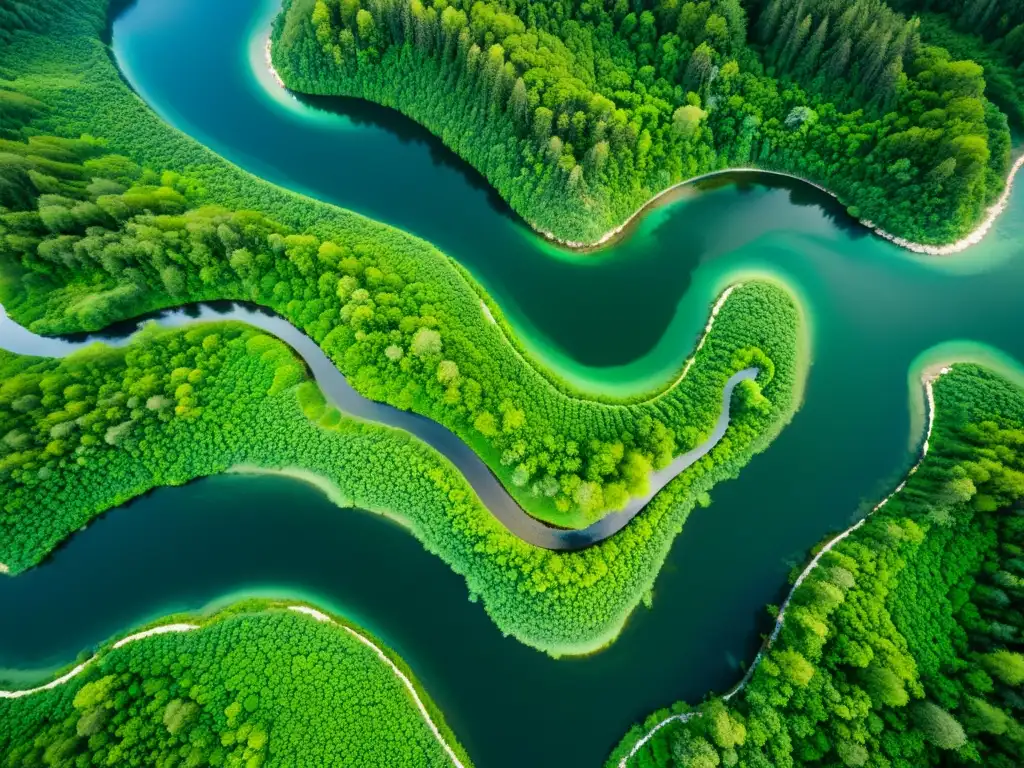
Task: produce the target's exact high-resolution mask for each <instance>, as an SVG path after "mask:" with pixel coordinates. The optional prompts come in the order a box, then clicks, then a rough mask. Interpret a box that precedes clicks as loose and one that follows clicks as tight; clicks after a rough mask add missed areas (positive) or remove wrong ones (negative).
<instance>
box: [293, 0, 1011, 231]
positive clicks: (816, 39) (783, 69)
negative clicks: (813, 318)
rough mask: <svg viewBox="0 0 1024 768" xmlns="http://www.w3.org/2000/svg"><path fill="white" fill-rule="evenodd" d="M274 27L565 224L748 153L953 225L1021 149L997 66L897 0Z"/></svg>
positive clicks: (437, 4)
mask: <svg viewBox="0 0 1024 768" xmlns="http://www.w3.org/2000/svg"><path fill="white" fill-rule="evenodd" d="M361 6H364V7H361ZM748 10H750V11H751V13H752V15H753V17H754V20H753V23H752V24H751V25H750V29H749V30H748V23H747V22H748V20H747V11H748ZM748 38H749V39H748ZM273 39H274V62H275V66H276V68H277V69H278V71H279V72H280V74H281V76H282V78H283V79H284V81H285V82H286V83H287V84H288V85H289V87H291V88H293V89H295V90H298V91H301V92H305V93H313V94H342V95H352V96H359V97H362V98H367V99H370V100H372V101H375V102H378V103H381V104H384V105H386V106H390V107H395V108H397V109H399V110H401V111H402V112H404V113H405V114H407V115H409V116H411V117H412V118H414V119H416V120H417V121H419V122H420V123H422V124H423V125H425V126H426V127H427V128H429V129H430V130H431V131H432V132H434V133H435V134H437V135H438V136H440V137H441V138H442V139H443V140H444V142H445V143H446V144H447V145H448V146H449V147H451V148H452V149H453V150H454V151H456V152H458V153H459V154H461V155H462V156H463V157H465V158H466V159H467V160H469V161H470V162H471V163H473V165H475V166H476V167H477V168H478V169H479V170H480V171H481V172H482V173H483V174H484V175H485V176H486V177H487V178H488V180H489V181H490V183H491V184H492V185H494V187H495V188H496V189H497V190H498V191H499V192H500V193H501V194H502V196H504V197H505V198H506V199H507V200H508V201H509V203H510V204H511V205H512V207H513V208H514V209H515V210H517V211H518V212H519V213H521V214H522V215H523V216H524V217H525V218H526V219H527V220H528V221H530V222H531V223H532V224H534V225H535V226H536V227H538V228H539V229H542V230H545V231H550V232H552V233H554V234H555V235H556V236H557V237H559V238H561V239H564V240H568V241H576V242H584V243H586V242H592V241H595V240H597V239H598V238H599V237H600V236H601V235H603V234H604V233H605V232H606V231H607V230H609V229H611V228H613V227H614V226H616V225H618V224H620V223H621V222H622V221H623V220H624V219H625V218H627V217H628V216H629V215H630V214H632V213H633V212H634V211H635V210H636V209H637V208H638V207H640V206H641V205H642V204H644V203H645V202H646V201H647V200H648V199H649V198H651V197H652V196H653V195H655V194H657V193H658V192H660V191H662V190H664V189H665V188H667V187H669V186H671V185H672V184H675V183H677V182H679V181H682V180H685V179H688V178H692V177H694V176H697V175H699V174H702V173H707V172H710V171H714V170H718V169H722V168H728V167H735V166H750V165H755V166H759V167H764V168H768V169H775V170H783V171H788V172H792V173H795V174H798V175H801V176H804V177H806V178H808V179H811V180H813V181H815V182H818V183H820V184H824V185H827V186H828V187H829V188H830V189H832V190H833V191H835V192H836V193H837V194H838V195H839V196H840V197H841V198H842V199H843V200H844V201H845V202H846V203H847V204H848V205H849V206H850V208H851V211H852V212H854V213H855V214H856V215H857V216H860V217H863V218H867V219H871V220H872V221H874V222H876V223H877V224H879V225H881V226H883V227H885V228H886V229H888V230H890V231H892V232H894V233H896V234H899V235H902V236H905V237H908V238H910V239H912V240H918V241H922V242H943V241H949V240H955V239H956V238H957V237H958V236H959V235H962V234H963V233H965V232H966V231H967V230H969V229H970V228H971V227H972V225H973V224H974V223H976V222H977V221H978V219H979V218H980V217H981V215H982V212H983V210H984V209H985V207H986V205H987V204H988V203H989V202H991V201H992V200H993V199H995V198H996V197H997V196H998V194H999V193H1000V192H1001V190H1002V188H1003V183H1004V176H1005V171H1006V169H1007V166H1008V160H1009V157H1008V151H1007V149H1008V146H1009V133H1008V130H1007V128H1006V125H1005V120H1003V119H1002V116H1001V115H1000V114H999V113H998V110H995V109H994V108H992V107H991V105H989V104H988V102H987V101H986V99H985V97H984V90H985V85H986V81H985V79H984V77H983V73H982V69H981V68H980V67H978V66H977V65H976V64H974V63H973V62H971V61H953V60H951V57H950V55H949V53H948V52H947V51H945V50H943V49H941V48H937V47H932V46H929V45H925V44H923V43H922V41H921V36H920V33H919V22H918V21H916V20H913V21H907V20H906V19H905V18H904V17H902V16H900V15H899V14H897V13H895V12H893V11H892V10H891V9H890V8H889V6H887V5H886V3H885V2H883V0H856V1H855V2H846V0H804V2H801V3H799V4H796V3H787V2H785V1H784V0H749V1H748V2H746V3H741V2H740V0H706V1H705V2H684V1H683V0H656V2H653V3H647V4H632V5H631V4H629V3H625V2H606V3H599V2H587V3H575V2H572V3H570V2H566V1H565V0H545V1H544V2H537V1H536V0H534V1H533V2H520V1H519V0H487V1H486V2H479V1H476V0H454V1H449V0H362V1H361V2H360V0H353V1H352V2H345V3H338V2H334V1H333V0H286V2H285V8H284V11H283V12H282V14H281V16H280V17H279V18H278V19H277V21H276V23H275V25H274V38H273ZM969 52H970V51H969ZM997 90H999V92H1000V93H1002V91H1004V90H1005V88H1004V87H1003V86H1000V88H999V89H997ZM1007 103H1008V102H1007Z"/></svg>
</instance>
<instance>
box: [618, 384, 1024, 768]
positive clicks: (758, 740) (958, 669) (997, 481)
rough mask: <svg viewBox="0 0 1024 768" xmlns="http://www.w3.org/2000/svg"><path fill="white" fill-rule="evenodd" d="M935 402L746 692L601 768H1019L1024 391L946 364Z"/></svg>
mask: <svg viewBox="0 0 1024 768" xmlns="http://www.w3.org/2000/svg"><path fill="white" fill-rule="evenodd" d="M935 398H936V417H935V425H934V430H933V432H932V436H931V440H930V443H929V447H930V451H929V453H928V456H927V458H926V459H925V460H924V462H923V463H922V464H921V467H920V471H918V472H916V473H914V474H913V475H912V476H911V477H910V478H909V481H908V482H907V484H906V486H905V487H904V488H902V489H901V490H900V491H899V492H898V493H897V494H896V495H895V496H894V497H893V498H892V499H891V500H890V501H889V502H888V503H887V504H885V505H884V506H883V507H881V508H880V509H879V510H878V511H877V512H875V513H874V514H873V515H872V516H871V517H869V518H868V520H867V522H866V523H865V524H864V525H863V526H861V527H860V528H858V529H857V530H856V531H854V532H853V533H851V534H850V535H849V536H848V537H847V538H846V539H845V540H844V541H842V542H840V543H839V544H838V545H837V546H836V547H835V548H834V549H832V550H831V551H829V552H828V553H827V554H826V555H825V556H824V557H823V558H822V559H821V560H820V562H819V563H818V565H817V566H816V567H815V568H814V570H813V571H811V572H810V574H809V577H808V578H807V579H806V580H804V581H803V583H802V584H801V585H800V586H799V587H798V588H797V589H796V591H795V592H794V594H793V596H792V601H791V603H790V606H789V610H788V611H787V614H786V621H785V622H784V623H783V625H782V630H781V632H780V633H779V635H778V637H777V639H776V641H775V642H774V643H773V645H772V647H771V649H770V650H769V651H767V652H766V653H765V655H764V657H763V660H761V663H760V666H758V667H757V670H756V671H755V672H754V674H753V676H752V678H751V679H750V681H749V683H748V684H747V685H746V687H745V688H742V689H741V690H739V691H738V692H737V693H736V694H735V695H734V697H733V698H732V699H730V700H728V701H725V700H723V699H721V698H715V699H712V700H710V701H709V702H708V703H706V704H704V705H703V706H701V707H700V708H699V709H698V710H697V711H698V713H699V714H698V715H697V716H695V717H689V718H687V719H676V720H674V721H672V722H671V723H670V724H668V725H666V726H665V727H663V728H661V729H660V730H658V731H657V732H656V733H655V734H654V736H653V738H651V739H650V740H649V741H647V742H646V744H645V745H644V746H643V747H642V748H641V749H640V750H639V751H638V752H636V754H635V755H633V756H632V757H629V758H627V757H626V756H627V755H628V754H629V753H630V752H631V750H632V748H633V745H634V743H635V742H636V741H637V739H638V738H640V737H642V736H643V735H644V734H645V733H646V732H647V729H646V728H636V729H634V732H633V733H631V734H630V735H629V736H628V737H627V738H626V739H625V740H624V741H623V743H622V744H621V745H620V746H619V748H618V749H617V750H616V751H615V753H614V754H613V755H612V757H611V758H610V760H609V763H608V765H609V766H618V765H622V764H626V765H630V766H687V768H694V767H696V766H700V767H701V768H704V767H707V768H713V767H714V766H718V765H723V766H733V765H740V766H750V767H751V768H753V767H755V766H780V767H781V766H804V765H807V766H811V765H815V766H825V765H829V766H837V765H845V766H851V767H854V766H894V767H895V766H908V767H909V766H915V767H917V766H926V765H935V766H938V765H970V764H979V765H985V766H993V768H1010V767H1011V766H1016V765H1020V763H1021V760H1022V757H1024V729H1022V728H1021V711H1022V708H1024V702H1022V699H1021V695H1020V686H1021V684H1022V683H1024V655H1022V651H1024V644H1022V635H1021V632H1022V629H1024V617H1022V614H1021V611H1020V607H1021V597H1022V594H1021V587H1022V584H1024V581H1022V577H1024V570H1022V561H1021V554H1022V552H1024V525H1022V523H1024V516H1022V514H1021V510H1020V499H1021V498H1022V497H1024V474H1022V471H1021V470H1022V467H1024V463H1022V461H1024V456H1022V455H1021V453H1020V446H1021V445H1022V443H1024V392H1022V391H1021V390H1020V389H1018V388H1016V387H1014V386H1013V385H1011V384H1010V383H1009V382H1007V381H1006V380H1004V379H1002V378H1000V377H998V376H996V375H995V374H993V373H991V372H989V371H986V370H984V369H982V368H978V367H976V366H971V365H957V366H954V368H953V369H952V372H951V373H948V374H946V375H944V376H942V377H941V378H940V379H939V380H938V381H937V382H936V384H935ZM776 610H777V609H776ZM674 711H675V712H686V711H687V709H686V707H685V705H677V707H675V708H674ZM668 714H669V713H668V712H661V713H658V714H656V715H654V716H652V718H651V719H650V724H651V725H653V724H655V723H657V722H659V721H661V720H663V719H664V718H665V717H666V716H667V715H668ZM623 760H625V763H623V762H622V761H623Z"/></svg>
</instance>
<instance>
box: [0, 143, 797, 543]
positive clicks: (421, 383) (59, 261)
mask: <svg viewBox="0 0 1024 768" xmlns="http://www.w3.org/2000/svg"><path fill="white" fill-rule="evenodd" d="M0 150H5V151H4V153H3V154H0V204H3V205H6V206H8V208H9V209H10V210H8V212H6V213H4V212H2V211H0V265H2V266H4V267H5V270H6V272H7V274H8V275H9V277H10V279H9V281H8V283H7V285H6V286H5V287H0V298H3V300H4V304H5V305H6V306H7V307H8V310H9V311H10V312H11V314H12V316H14V317H16V318H19V319H21V320H22V322H32V327H33V328H35V329H37V330H43V331H55V330H78V329H81V328H99V327H102V326H104V325H106V324H108V323H109V322H110V321H111V320H115V319H120V318H123V317H130V316H132V315H135V314H138V313H139V312H140V311H143V310H145V309H148V308H151V307H152V306H166V305H173V304H180V303H185V302H189V301H194V300H199V299H204V298H239V299H247V300H251V301H257V302H259V303H261V304H264V305H267V306H270V307H273V308H274V309H276V310H277V311H278V312H280V313H281V314H282V315H284V316H285V317H287V318H288V319H289V320H291V321H292V322H293V323H294V324H295V325H296V326H298V327H300V328H302V329H304V330H305V331H306V333H307V334H309V335H310V336H311V337H312V338H313V339H314V340H316V341H317V342H318V343H319V344H320V345H321V346H322V347H323V348H324V350H325V351H326V352H327V353H328V354H329V355H330V356H331V358H332V359H333V360H334V361H336V362H337V364H338V366H339V367H340V368H341V369H342V370H343V371H344V372H345V373H346V374H348V375H349V376H350V378H351V381H352V383H353V385H354V386H355V387H356V388H357V389H359V390H360V391H361V392H363V393H364V394H366V395H368V396H370V397H373V398H375V399H378V400H383V401H386V402H389V403H391V404H393V405H396V406H398V407H400V408H403V409H415V410H417V411H419V412H421V413H424V414H426V415H428V416H431V417H432V418H435V419H437V420H439V421H441V422H442V423H444V424H446V425H448V426H450V427H451V428H453V429H454V430H455V431H457V432H458V433H459V434H460V435H461V436H462V437H463V438H464V439H465V440H466V441H467V442H468V443H470V444H471V445H473V446H475V447H476V448H477V450H479V451H480V453H481V454H482V455H483V456H484V457H485V458H487V459H489V460H491V461H492V462H493V465H495V468H496V470H497V471H498V472H499V474H500V476H501V477H502V479H503V480H504V481H505V483H506V485H507V486H508V487H509V488H510V490H512V491H513V492H514V493H515V494H516V495H517V497H518V498H519V499H520V500H521V501H522V503H523V504H524V505H525V506H527V507H528V508H529V509H531V510H533V511H535V512H537V513H538V514H540V515H542V516H546V517H548V518H549V519H553V520H555V521H557V522H558V523H560V524H565V525H582V524H587V523H589V522H592V521H593V520H594V519H596V518H597V517H599V516H600V515H601V514H602V513H603V512H605V511H606V510H609V509H619V508H622V507H623V506H624V505H625V504H626V502H627V501H628V500H629V498H630V497H632V496H642V495H644V494H646V493H647V490H648V475H649V474H650V472H651V471H652V470H653V469H655V468H661V467H664V466H666V465H667V464H668V463H669V462H670V461H671V459H672V458H673V457H674V456H675V455H678V454H679V453H681V452H683V451H684V450H688V449H689V448H690V447H692V446H693V445H696V444H697V443H698V442H700V441H702V440H703V439H704V436H705V435H706V434H707V433H708V432H709V431H710V429H711V426H712V425H713V424H714V422H715V420H716V419H717V417H718V412H719V410H720V408H721V392H722V388H723V387H724V385H725V381H726V380H727V379H728V377H729V376H730V375H732V374H733V373H735V372H736V371H737V370H740V369H742V368H743V367H745V366H747V365H749V364H752V361H753V363H754V364H759V365H760V366H761V368H762V369H763V373H762V375H761V377H760V378H759V381H758V383H757V384H756V385H755V386H757V387H759V388H760V389H765V390H766V391H767V392H768V393H769V397H772V398H774V396H773V395H771V393H772V392H778V396H779V397H781V398H782V399H780V400H777V401H775V400H774V399H773V400H771V401H768V400H766V401H765V406H766V408H768V411H766V415H768V416H769V417H773V418H775V419H779V418H782V417H783V416H784V414H785V412H786V410H787V405H788V404H789V403H790V402H791V396H790V395H791V393H790V390H791V389H792V385H793V381H794V377H795V376H796V375H797V374H796V360H795V356H796V349H795V343H794V336H795V333H796V331H795V328H794V326H795V325H796V324H797V323H798V322H799V321H798V319H797V315H796V311H795V308H794V307H793V306H792V303H791V302H790V301H789V300H788V299H787V298H786V297H784V296H783V295H781V293H780V292H779V291H778V290H777V289H769V288H753V287H751V288H750V289H747V293H746V296H747V297H748V298H749V299H750V300H753V301H754V302H755V303H756V302H761V303H762V307H761V308H760V309H753V310H751V311H753V312H754V314H753V315H750V316H747V317H744V316H743V315H742V314H740V313H738V312H735V311H734V312H731V313H729V315H728V317H727V318H722V320H720V321H718V322H717V323H716V328H715V331H714V333H713V336H712V338H711V341H710V343H709V344H707V345H706V347H705V349H704V350H702V353H701V356H700V357H699V358H698V364H697V365H695V366H694V367H693V369H692V371H691V372H690V374H689V375H688V376H687V378H686V379H685V380H684V381H683V382H682V383H681V384H680V385H679V386H676V387H675V388H673V389H672V390H670V391H668V392H667V393H665V395H664V396H662V397H660V398H658V399H657V400H654V401H647V402H638V403H635V404H632V405H628V406H623V405H614V406H613V405H604V404H600V403H596V402H592V401H587V400H583V399H580V398H577V397H572V396H570V395H568V394H566V393H564V392H560V391H559V390H558V388H557V387H556V386H553V385H552V383H551V382H550V381H548V380H546V379H545V378H543V376H541V375H538V374H537V373H536V372H535V371H534V370H533V369H532V368H531V367H530V366H529V364H528V363H527V362H526V361H525V360H524V359H523V358H522V357H521V356H519V355H518V354H516V352H515V350H514V349H513V348H512V347H511V346H510V345H508V344H507V343H506V342H505V341H504V339H503V337H502V336H501V334H497V333H495V332H494V330H495V329H494V328H493V327H485V328H484V329H482V331H483V332H482V333H481V332H480V331H478V332H476V333H473V334H472V335H471V336H466V335H464V334H465V332H464V331H463V330H462V329H460V328H459V324H458V322H457V320H458V319H457V318H454V317H452V313H451V312H450V310H448V309H447V308H446V305H445V301H444V294H443V292H442V291H440V290H438V288H436V287H435V286H433V285H428V284H424V283H421V282H418V281H417V280H416V279H415V276H413V275H409V274H408V273H405V274H403V273H402V272H399V271H397V270H395V269H394V268H393V267H392V266H391V265H390V264H389V259H388V253H387V250H386V249H385V248H382V247H380V246H378V247H369V246H365V245H354V246H353V245H350V244H349V243H348V242H347V241H346V240H345V239H340V238H339V239H337V240H324V239H321V238H318V237H316V236H315V235H311V234H299V233H294V232H291V231H289V230H288V229H287V228H285V227H284V226H282V225H281V224H279V223H277V222H275V221H273V220H271V219H269V218H267V217H266V216H263V215H261V214H258V213H254V212H248V211H238V212H233V211H229V210H226V209H223V208H217V207H212V206H203V205H202V204H201V201H202V200H203V199H204V194H203V191H202V189H201V185H200V184H199V183H198V182H196V181H194V180H191V179H188V178H186V177H182V176H179V175H177V174H175V173H160V174H158V173H155V172H153V171H148V170H143V169H141V168H139V167H138V166H136V165H135V164H134V163H132V162H131V161H129V160H128V159H127V158H125V157H123V156H118V155H109V154H106V153H105V152H104V149H103V145H102V143H101V142H98V141H96V140H93V139H81V140H64V139H57V138H54V137H45V136H43V137H40V136H33V137H31V138H30V139H29V140H28V141H27V142H24V143H21V142H16V141H13V140H0ZM730 301H733V302H737V301H740V302H742V301H744V299H743V298H740V297H739V296H737V297H736V298H733V299H730ZM472 311H473V314H474V317H475V318H479V316H480V315H481V314H482V313H481V312H480V310H479V307H474V308H473V310H472ZM759 317H760V318H763V319H764V320H765V321H766V322H763V323H759V322H758V318H759ZM488 347H490V348H491V349H494V348H496V347H497V348H498V350H500V351H498V352H497V353H496V354H495V355H486V354H484V351H485V350H486V349H487V348H488ZM757 361H762V362H760V363H757ZM510 366H514V368H515V369H518V370H519V371H521V372H522V373H520V374H519V375H508V374H507V373H506V371H508V370H509V367H510ZM527 374H532V375H527ZM776 375H779V376H780V381H779V382H775V383H773V382H774V378H775V376H776ZM773 402H777V403H778V404H779V405H781V406H782V407H776V406H774V405H773Z"/></svg>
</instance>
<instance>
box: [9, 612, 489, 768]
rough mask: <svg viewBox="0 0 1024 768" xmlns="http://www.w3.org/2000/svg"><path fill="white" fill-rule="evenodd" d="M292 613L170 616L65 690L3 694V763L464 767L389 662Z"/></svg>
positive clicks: (457, 750)
mask: <svg viewBox="0 0 1024 768" xmlns="http://www.w3.org/2000/svg"><path fill="white" fill-rule="evenodd" d="M298 608H299V609H300V610H295V607H293V606H285V605H281V604H276V603H272V602H266V601H259V600H247V601H243V602H240V603H236V604H233V605H231V606H230V607H228V608H225V609H223V610H220V611H218V612H216V613H214V614H212V615H199V616H194V615H188V614H186V615H181V616H172V617H168V618H167V619H165V620H162V621H161V622H160V623H159V624H157V625H156V633H155V634H153V635H151V636H148V637H139V638H137V639H136V636H135V635H132V636H129V637H127V638H121V639H119V640H118V642H116V643H115V642H113V641H112V642H110V643H108V644H107V645H106V646H105V647H104V648H103V649H101V650H100V651H99V653H98V654H97V658H96V659H95V660H92V661H90V662H89V663H88V664H87V666H86V667H85V668H84V670H82V671H81V672H80V673H79V674H76V675H74V676H73V677H71V678H70V679H68V680H67V681H66V682H63V683H62V684H59V685H56V686H54V687H52V688H50V689H48V690H40V691H37V692H34V693H30V694H28V695H25V696H20V697H18V698H13V697H11V698H7V697H5V696H0V765H3V766H10V768H27V767H28V766H68V767H69V768H70V766H86V765H183V766H245V767H246V768H257V766H262V765H266V766H275V765H279V766H284V765H339V766H341V765H345V766H380V768H392V767H393V766H409V767H410V768H413V767H415V768H420V766H451V765H453V764H455V765H462V766H466V767H467V768H468V767H469V766H471V765H472V763H471V762H470V760H469V758H468V756H466V754H465V752H464V750H463V749H462V748H461V747H460V745H459V744H458V741H457V740H456V739H455V736H454V734H452V733H451V731H450V729H449V728H448V727H447V726H446V725H445V723H444V719H443V717H442V716H441V714H440V712H439V711H438V710H437V707H436V706H434V704H433V703H432V702H431V701H430V699H429V697H428V696H427V694H426V692H425V691H423V690H422V687H420V686H419V685H418V684H416V683H415V681H414V680H413V679H412V673H411V672H410V671H409V670H408V669H407V668H406V667H405V665H404V664H403V663H402V662H401V660H400V659H395V658H394V655H393V654H392V653H390V652H387V651H383V652H382V653H384V654H386V656H387V657H388V658H387V659H385V658H384V656H383V655H378V649H379V648H380V644H379V642H378V641H375V640H374V639H372V638H370V637H369V636H367V635H366V633H365V631H364V630H361V629H359V628H357V627H352V626H350V625H349V624H347V623H345V622H344V621H341V620H339V619H337V618H333V619H332V618H330V617H327V616H326V615H324V614H322V613H321V612H319V611H315V610H314V611H312V612H311V613H310V614H307V615H304V614H303V613H302V612H300V611H305V610H308V608H306V607H304V606H298ZM175 622H177V623H175ZM160 627H164V628H165V629H170V630H172V631H167V632H165V633H163V634H159V628H160ZM140 634H145V630H143V632H141V633H140ZM126 641H127V642H126ZM119 643H123V645H119ZM389 664H395V668H394V669H392V668H391V667H390V666H389ZM399 674H402V675H404V676H405V677H406V679H409V680H410V683H411V684H412V685H414V686H415V687H416V696H417V699H415V700H414V699H413V695H412V693H411V692H410V691H409V690H408V689H407V688H406V687H405V683H404V681H403V680H401V679H400V678H399V677H398V675H399ZM15 695H16V694H15ZM421 705H422V707H423V709H421V708H420V707H421ZM428 714H429V718H430V720H429V721H428V720H427V719H426V716H427V715H428ZM433 727H436V728H437V729H438V733H437V734H435V733H434V732H433V731H432V728H433ZM442 739H443V743H442ZM446 749H450V750H451V753H449V752H447V751H446ZM456 760H458V761H459V762H458V763H456V762H455V761H456Z"/></svg>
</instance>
